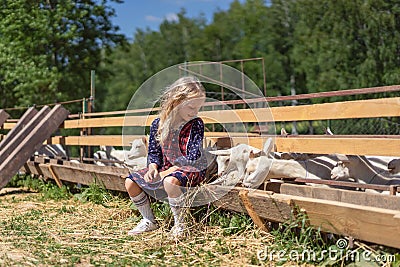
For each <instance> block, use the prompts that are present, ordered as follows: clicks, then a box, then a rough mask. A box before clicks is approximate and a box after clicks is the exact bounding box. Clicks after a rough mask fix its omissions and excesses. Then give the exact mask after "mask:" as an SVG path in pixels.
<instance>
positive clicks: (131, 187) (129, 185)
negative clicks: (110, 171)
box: [125, 178, 142, 196]
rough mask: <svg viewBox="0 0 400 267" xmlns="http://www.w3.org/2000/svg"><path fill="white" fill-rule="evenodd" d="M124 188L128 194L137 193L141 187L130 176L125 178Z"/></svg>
mask: <svg viewBox="0 0 400 267" xmlns="http://www.w3.org/2000/svg"><path fill="white" fill-rule="evenodd" d="M125 189H126V191H127V192H128V194H129V195H130V196H134V195H137V194H139V193H140V192H141V191H142V189H141V188H140V187H139V186H138V185H137V184H136V183H135V182H134V181H132V180H131V179H130V178H126V179H125Z"/></svg>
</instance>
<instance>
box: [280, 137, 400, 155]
mask: <svg viewBox="0 0 400 267" xmlns="http://www.w3.org/2000/svg"><path fill="white" fill-rule="evenodd" d="M366 144H368V145H366ZM276 147H277V151H280V152H301V153H317V154H334V153H338V154H345V155H376V156H396V157H399V156H400V149H399V147H400V139H398V138H329V137H326V138H312V137H311V138H280V137H278V138H276Z"/></svg>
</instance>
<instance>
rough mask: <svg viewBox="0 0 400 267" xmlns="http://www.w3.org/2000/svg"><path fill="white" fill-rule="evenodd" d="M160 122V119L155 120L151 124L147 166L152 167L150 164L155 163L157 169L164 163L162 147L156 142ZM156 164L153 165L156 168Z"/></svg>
mask: <svg viewBox="0 0 400 267" xmlns="http://www.w3.org/2000/svg"><path fill="white" fill-rule="evenodd" d="M159 121H160V120H159V119H155V120H154V121H153V122H152V123H151V127H150V137H149V148H148V152H147V165H149V167H150V164H152V163H154V164H155V165H156V169H157V168H158V167H160V166H162V163H163V157H162V150H161V145H160V143H159V142H158V141H157V140H156V135H157V129H158V123H159ZM154 164H153V165H152V167H154Z"/></svg>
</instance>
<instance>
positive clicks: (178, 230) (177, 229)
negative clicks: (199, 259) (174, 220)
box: [169, 223, 186, 239]
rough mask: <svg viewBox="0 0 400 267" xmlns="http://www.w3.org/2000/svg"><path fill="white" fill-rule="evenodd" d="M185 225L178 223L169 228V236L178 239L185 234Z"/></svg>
mask: <svg viewBox="0 0 400 267" xmlns="http://www.w3.org/2000/svg"><path fill="white" fill-rule="evenodd" d="M185 230H186V225H185V224H184V223H179V224H177V225H174V226H173V227H172V228H171V231H170V233H169V234H170V236H171V237H172V238H174V239H179V238H182V237H184V236H185Z"/></svg>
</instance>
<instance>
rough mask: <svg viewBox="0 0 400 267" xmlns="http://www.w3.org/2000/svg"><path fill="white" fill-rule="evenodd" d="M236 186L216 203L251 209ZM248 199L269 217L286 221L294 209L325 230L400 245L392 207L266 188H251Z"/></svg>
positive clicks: (399, 216) (399, 222)
mask: <svg viewBox="0 0 400 267" xmlns="http://www.w3.org/2000/svg"><path fill="white" fill-rule="evenodd" d="M240 190H243V188H234V189H233V190H231V191H230V192H229V193H228V194H226V195H225V196H223V197H222V198H221V199H220V200H218V201H216V202H214V203H215V204H216V205H218V206H220V207H221V208H226V209H230V210H235V211H239V212H247V210H246V209H245V208H243V205H241V204H238V202H240V197H239V192H240ZM248 198H249V200H250V201H251V203H252V205H253V207H254V210H255V212H257V214H258V215H259V216H260V217H262V218H264V219H267V220H270V221H277V222H285V221H287V219H289V218H291V216H293V213H292V210H293V209H294V208H299V209H300V210H301V211H303V212H304V213H305V214H306V215H307V216H308V219H309V221H310V224H311V225H312V226H314V227H315V228H319V227H320V228H321V230H322V231H326V232H330V233H335V234H340V235H345V236H351V237H354V238H356V239H361V240H365V241H369V242H373V243H376V244H382V245H385V246H390V247H395V248H400V238H399V235H398V234H397V233H399V231H400V212H399V211H394V210H390V209H382V208H375V207H368V206H364V205H355V204H350V203H344V202H339V201H331V200H323V199H315V198H307V197H299V196H291V195H284V194H273V193H272V194H271V193H270V192H265V191H262V190H249V193H248Z"/></svg>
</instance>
